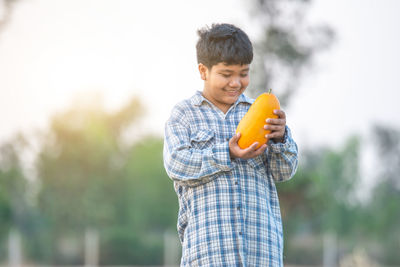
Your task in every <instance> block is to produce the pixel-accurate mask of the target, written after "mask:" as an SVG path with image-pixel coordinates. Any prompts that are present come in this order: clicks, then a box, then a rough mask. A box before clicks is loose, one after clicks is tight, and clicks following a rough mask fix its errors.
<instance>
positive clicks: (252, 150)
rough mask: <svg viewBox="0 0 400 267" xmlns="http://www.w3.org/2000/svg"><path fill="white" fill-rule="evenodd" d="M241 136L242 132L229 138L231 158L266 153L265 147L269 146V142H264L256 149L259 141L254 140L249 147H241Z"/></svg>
mask: <svg viewBox="0 0 400 267" xmlns="http://www.w3.org/2000/svg"><path fill="white" fill-rule="evenodd" d="M239 138H240V133H237V134H235V135H234V136H233V137H232V138H231V139H230V140H229V154H230V155H231V158H241V159H251V158H255V157H257V156H259V155H261V154H262V153H264V151H265V149H266V148H267V144H263V145H262V146H260V147H259V148H258V149H256V147H257V145H258V142H254V143H253V144H252V145H251V146H249V147H248V148H245V149H241V148H240V147H239V145H238V141H239Z"/></svg>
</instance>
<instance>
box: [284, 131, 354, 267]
mask: <svg viewBox="0 0 400 267" xmlns="http://www.w3.org/2000/svg"><path fill="white" fill-rule="evenodd" d="M359 150H360V141H359V138H358V137H351V138H349V139H348V141H347V142H346V144H345V145H344V146H343V147H342V148H341V149H338V150H335V149H331V148H313V149H311V150H305V151H303V153H302V155H301V164H300V165H299V169H298V171H297V173H296V175H295V177H293V180H291V181H289V182H287V183H282V184H278V185H277V188H278V191H279V198H280V203H281V210H282V220H283V225H284V229H285V236H286V241H285V242H286V245H285V250H286V252H285V254H286V255H287V258H286V261H287V262H296V263H298V264H299V263H302V264H320V263H321V261H322V259H321V256H322V250H321V244H320V242H321V241H315V240H316V239H317V238H320V237H321V236H322V235H323V234H324V233H333V234H335V235H338V237H339V240H341V241H344V242H345V243H346V244H350V243H351V241H352V240H354V239H355V240H357V236H358V234H359V230H358V227H359V216H358V215H357V214H358V213H360V212H359V210H360V207H359V203H358V202H357V201H356V199H355V198H354V192H355V189H356V186H357V185H358V182H359V178H360V175H359ZM309 237H313V240H314V241H312V243H311V244H309V246H307V242H306V241H304V240H303V239H304V238H306V239H307V240H308V239H309ZM299 238H300V240H303V241H301V242H300V243H299V242H297V241H296V240H298V239H299ZM318 242H319V243H318ZM349 242H350V243H349ZM298 244H301V245H300V246H298ZM316 244H318V245H316ZM305 255H307V256H305Z"/></svg>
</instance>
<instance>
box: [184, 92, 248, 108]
mask: <svg viewBox="0 0 400 267" xmlns="http://www.w3.org/2000/svg"><path fill="white" fill-rule="evenodd" d="M203 102H210V101H208V100H207V99H206V98H205V97H204V96H203V95H202V92H201V91H196V94H195V95H194V96H192V98H191V103H192V105H194V106H200V105H201V104H203ZM253 102H254V99H251V98H249V97H247V96H246V95H244V94H241V95H240V96H239V98H238V100H236V102H235V104H234V105H237V104H239V103H249V104H250V105H251V104H253Z"/></svg>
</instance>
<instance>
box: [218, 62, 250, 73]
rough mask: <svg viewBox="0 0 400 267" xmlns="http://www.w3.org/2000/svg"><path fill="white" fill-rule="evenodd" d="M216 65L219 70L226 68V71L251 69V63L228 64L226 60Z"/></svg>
mask: <svg viewBox="0 0 400 267" xmlns="http://www.w3.org/2000/svg"><path fill="white" fill-rule="evenodd" d="M214 67H215V68H216V69H218V70H226V71H237V70H239V71H242V70H248V69H250V65H249V64H228V63H226V62H220V63H218V64H216V65H214V66H213V68H214Z"/></svg>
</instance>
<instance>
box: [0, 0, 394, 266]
mask: <svg viewBox="0 0 400 267" xmlns="http://www.w3.org/2000/svg"><path fill="white" fill-rule="evenodd" d="M399 12H400V2H399V1H397V0H385V1H378V0H367V1H365V0H364V1H361V0H351V1H345V0H337V1H323V0H314V1H311V0H281V1H275V0H248V1H245V0H220V1H212V0H203V1H183V0H166V1H162V0H153V1H128V0H126V1H122V0H114V1H111V0H96V1H93V0H92V1H91V0H79V1H78V0H57V1H52V0H1V1H0V265H2V266H18V267H19V266H23V265H31V266H32V265H34V266H44V265H45V266H53V265H69V266H71V265H86V266H96V265H129V266H142V265H152V266H176V265H178V263H179V260H180V255H181V251H180V250H181V247H180V244H179V241H178V237H177V232H176V220H177V215H178V213H177V212H178V200H177V197H176V195H175V192H174V190H173V184H172V181H171V180H170V179H169V178H168V177H167V176H166V173H165V171H164V168H163V163H162V145H163V127H164V123H165V121H166V119H167V118H168V116H169V113H170V110H171V109H172V107H173V105H174V104H175V103H177V102H178V101H180V100H182V99H184V98H187V97H190V96H191V95H192V94H193V93H194V92H195V91H196V90H202V83H201V80H200V78H199V75H198V72H197V64H196V54H195V53H196V51H195V44H196V41H197V34H196V31H197V29H199V28H201V27H203V26H206V25H211V24H212V23H218V22H227V23H233V24H235V25H237V26H239V27H241V28H242V29H243V30H244V31H246V32H247V33H248V34H249V36H250V39H251V40H252V42H253V44H254V47H255V59H254V62H253V63H252V66H251V84H250V86H249V88H248V90H247V94H248V95H250V96H252V97H256V96H257V95H259V94H260V93H262V92H264V91H265V90H266V89H267V88H272V89H273V91H274V93H275V94H277V95H278V97H279V99H280V100H281V104H282V109H284V110H285V111H286V113H287V117H288V122H287V123H288V125H289V127H290V128H291V129H292V132H293V136H294V138H295V140H296V142H297V143H298V146H299V149H300V165H299V169H298V172H297V174H296V176H295V177H294V178H293V179H292V180H291V181H289V182H286V183H282V184H278V185H277V187H278V191H279V196H280V202H281V210H282V219H283V224H284V239H285V250H284V261H285V265H286V266H325V267H327V266H400V253H399V252H400V179H399V177H400V174H399V173H400V107H399V104H398V101H399V99H400V93H399V92H400V90H399V89H400V75H399V73H398V72H399V69H400V52H399V49H398V48H399V47H400V31H399V30H398V26H399V25H400V16H398V14H399Z"/></svg>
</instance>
